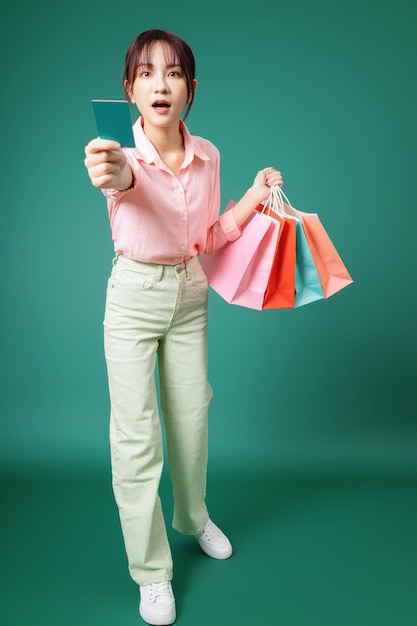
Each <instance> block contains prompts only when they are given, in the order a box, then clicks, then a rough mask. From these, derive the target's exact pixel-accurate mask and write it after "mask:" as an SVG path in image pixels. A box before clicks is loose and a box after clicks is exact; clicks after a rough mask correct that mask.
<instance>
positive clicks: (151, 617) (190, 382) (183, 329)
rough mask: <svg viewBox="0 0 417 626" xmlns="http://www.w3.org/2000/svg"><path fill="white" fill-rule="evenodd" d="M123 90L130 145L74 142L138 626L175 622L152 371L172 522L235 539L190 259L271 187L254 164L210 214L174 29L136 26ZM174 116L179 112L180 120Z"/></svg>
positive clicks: (186, 68) (189, 58)
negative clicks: (90, 220) (88, 224)
mask: <svg viewBox="0 0 417 626" xmlns="http://www.w3.org/2000/svg"><path fill="white" fill-rule="evenodd" d="M124 87H125V92H126V96H127V98H128V99H129V100H130V101H131V102H132V103H134V104H135V105H136V106H137V108H138V110H139V113H140V117H139V118H138V120H137V122H136V123H135V125H134V136H135V144H136V147H135V148H127V149H122V148H121V146H120V145H119V144H118V143H116V142H113V141H107V140H102V139H100V138H97V139H93V140H92V141H91V142H90V143H89V144H88V145H87V146H86V149H85V153H86V158H85V166H86V168H87V170H88V174H89V176H90V178H91V181H92V184H93V185H94V186H95V187H98V188H100V189H102V190H103V193H104V195H105V196H106V197H107V203H108V211H109V218H110V225H111V229H112V236H113V240H114V247H115V252H116V257H115V259H114V261H113V269H112V273H111V277H110V279H109V283H108V290H107V300H106V312H105V320H104V329H105V354H106V362H107V370H108V380H109V390H110V401H111V419H110V442H111V458H112V475H113V488H114V493H115V498H116V502H117V505H118V508H119V513H120V519H121V525H122V530H123V536H124V540H125V546H126V552H127V556H128V562H129V571H130V573H131V576H132V578H133V579H134V580H135V581H136V582H137V583H138V585H139V587H140V605H139V610H140V614H141V616H142V618H143V619H144V620H145V621H146V622H148V623H149V624H155V625H157V624H172V623H173V622H174V621H175V618H176V612H175V600H174V596H173V592H172V587H171V582H170V581H171V580H172V576H173V565H172V558H171V552H170V547H169V544H168V540H167V535H166V528H165V522H164V518H163V514H162V510H161V503H160V499H159V495H158V489H159V483H160V477H161V471H162V464H163V446H162V438H161V424H160V420H159V414H158V404H157V391H156V386H155V377H154V374H155V367H156V364H158V368H159V380H160V389H159V391H160V403H161V409H162V415H163V420H164V425H165V431H166V444H167V453H168V460H169V466H170V473H171V479H172V485H173V494H174V519H173V526H174V528H176V529H177V530H179V531H180V532H182V533H186V534H189V535H194V536H195V537H196V539H197V541H198V543H199V545H200V546H201V548H202V550H203V551H204V552H205V553H206V554H208V555H209V556H211V557H212V558H215V559H227V558H228V557H230V556H231V554H232V546H231V544H230V542H229V540H228V539H227V537H226V536H225V535H224V534H223V533H222V532H221V531H220V529H219V528H218V527H217V526H216V525H215V524H214V523H213V522H212V521H211V520H210V518H209V514H208V511H207V508H206V504H205V490H206V469H207V416H208V407H209V403H210V400H211V396H212V391H211V388H210V385H209V383H208V379H207V280H206V277H205V275H204V272H203V270H202V268H201V266H200V264H199V261H198V255H200V254H201V253H203V252H208V253H210V252H212V251H214V250H216V249H218V248H219V247H220V246H222V245H224V244H225V243H226V242H228V241H233V240H235V239H237V238H238V237H239V236H240V233H241V228H242V227H243V226H244V223H245V222H246V220H247V219H248V218H249V216H250V215H251V213H252V212H253V211H254V209H255V207H256V206H257V205H258V204H259V203H260V202H261V201H262V200H264V199H265V198H266V197H267V196H268V194H269V187H270V186H271V185H282V177H281V174H280V173H279V172H277V171H276V170H275V169H274V168H272V167H267V168H265V169H262V170H260V171H259V172H258V173H257V174H256V176H255V179H254V182H253V184H252V186H251V187H250V188H249V189H248V191H247V192H246V193H245V194H244V195H243V197H242V198H241V200H240V201H239V202H238V203H237V204H236V206H235V207H234V208H233V209H232V210H231V211H227V212H225V213H224V214H223V215H221V216H219V213H220V181H219V153H218V150H217V148H216V147H215V146H214V145H213V144H212V143H210V142H209V141H207V140H206V139H203V138H201V137H196V136H191V135H190V133H189V131H188V129H187V127H186V125H185V123H184V121H183V120H182V119H181V117H180V116H181V115H182V114H183V112H184V110H185V117H186V115H187V113H188V112H189V110H190V107H191V105H192V103H193V100H194V93H195V90H196V88H197V82H196V80H195V62H194V56H193V53H192V51H191V49H190V48H189V46H188V45H187V44H186V43H185V42H184V41H183V40H182V39H180V38H179V37H178V36H176V35H174V34H172V33H169V32H166V31H161V30H151V31H146V32H143V33H141V34H140V35H138V37H137V38H136V39H135V40H134V41H133V42H132V44H131V45H130V47H129V49H128V51H127V54H126V61H125V68H124ZM185 117H184V119H185Z"/></svg>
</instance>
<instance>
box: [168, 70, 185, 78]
mask: <svg viewBox="0 0 417 626" xmlns="http://www.w3.org/2000/svg"><path fill="white" fill-rule="evenodd" d="M168 76H171V77H173V78H181V77H182V74H181V72H179V71H177V70H172V71H171V72H169V73H168Z"/></svg>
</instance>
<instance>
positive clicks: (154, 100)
mask: <svg viewBox="0 0 417 626" xmlns="http://www.w3.org/2000/svg"><path fill="white" fill-rule="evenodd" d="M166 56H168V55H166V54H165V53H164V48H163V46H162V44H161V43H160V42H155V43H154V44H153V45H152V48H151V50H150V58H149V64H146V65H139V66H138V68H137V72H136V78H135V80H134V82H133V85H129V84H128V83H126V84H125V87H126V89H127V91H128V93H129V96H130V99H131V101H132V102H133V103H135V104H136V106H137V108H138V110H139V111H140V113H141V114H142V116H143V118H144V121H145V124H150V125H153V126H158V127H168V126H170V125H172V124H178V120H179V118H180V115H181V113H182V111H183V109H184V107H185V105H186V104H187V101H188V90H187V83H186V80H185V77H184V74H183V71H182V69H181V66H180V65H171V64H169V63H168V62H167V59H166Z"/></svg>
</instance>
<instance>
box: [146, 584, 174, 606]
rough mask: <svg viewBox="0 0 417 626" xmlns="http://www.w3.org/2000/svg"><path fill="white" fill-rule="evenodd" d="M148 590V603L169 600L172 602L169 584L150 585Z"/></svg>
mask: <svg viewBox="0 0 417 626" xmlns="http://www.w3.org/2000/svg"><path fill="white" fill-rule="evenodd" d="M149 587H150V589H149V602H153V603H156V602H158V600H160V599H161V600H164V598H169V599H170V600H172V592H171V585H170V584H169V582H162V583H151V584H150V586H149Z"/></svg>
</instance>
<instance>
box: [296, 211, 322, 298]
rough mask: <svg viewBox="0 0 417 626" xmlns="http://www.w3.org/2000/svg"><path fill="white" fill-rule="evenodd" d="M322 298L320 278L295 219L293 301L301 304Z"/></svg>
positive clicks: (302, 230) (298, 222)
mask: <svg viewBox="0 0 417 626" xmlns="http://www.w3.org/2000/svg"><path fill="white" fill-rule="evenodd" d="M323 298H324V293H323V289H322V286H321V282H320V278H319V275H318V272H317V269H316V265H315V263H314V259H313V255H312V254H311V251H310V247H309V245H308V242H307V238H306V236H305V233H304V229H303V226H302V224H301V222H300V221H299V220H298V219H297V230H296V255H295V303H294V307H299V306H303V305H304V304H309V303H310V302H315V301H316V300H322V299H323Z"/></svg>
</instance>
